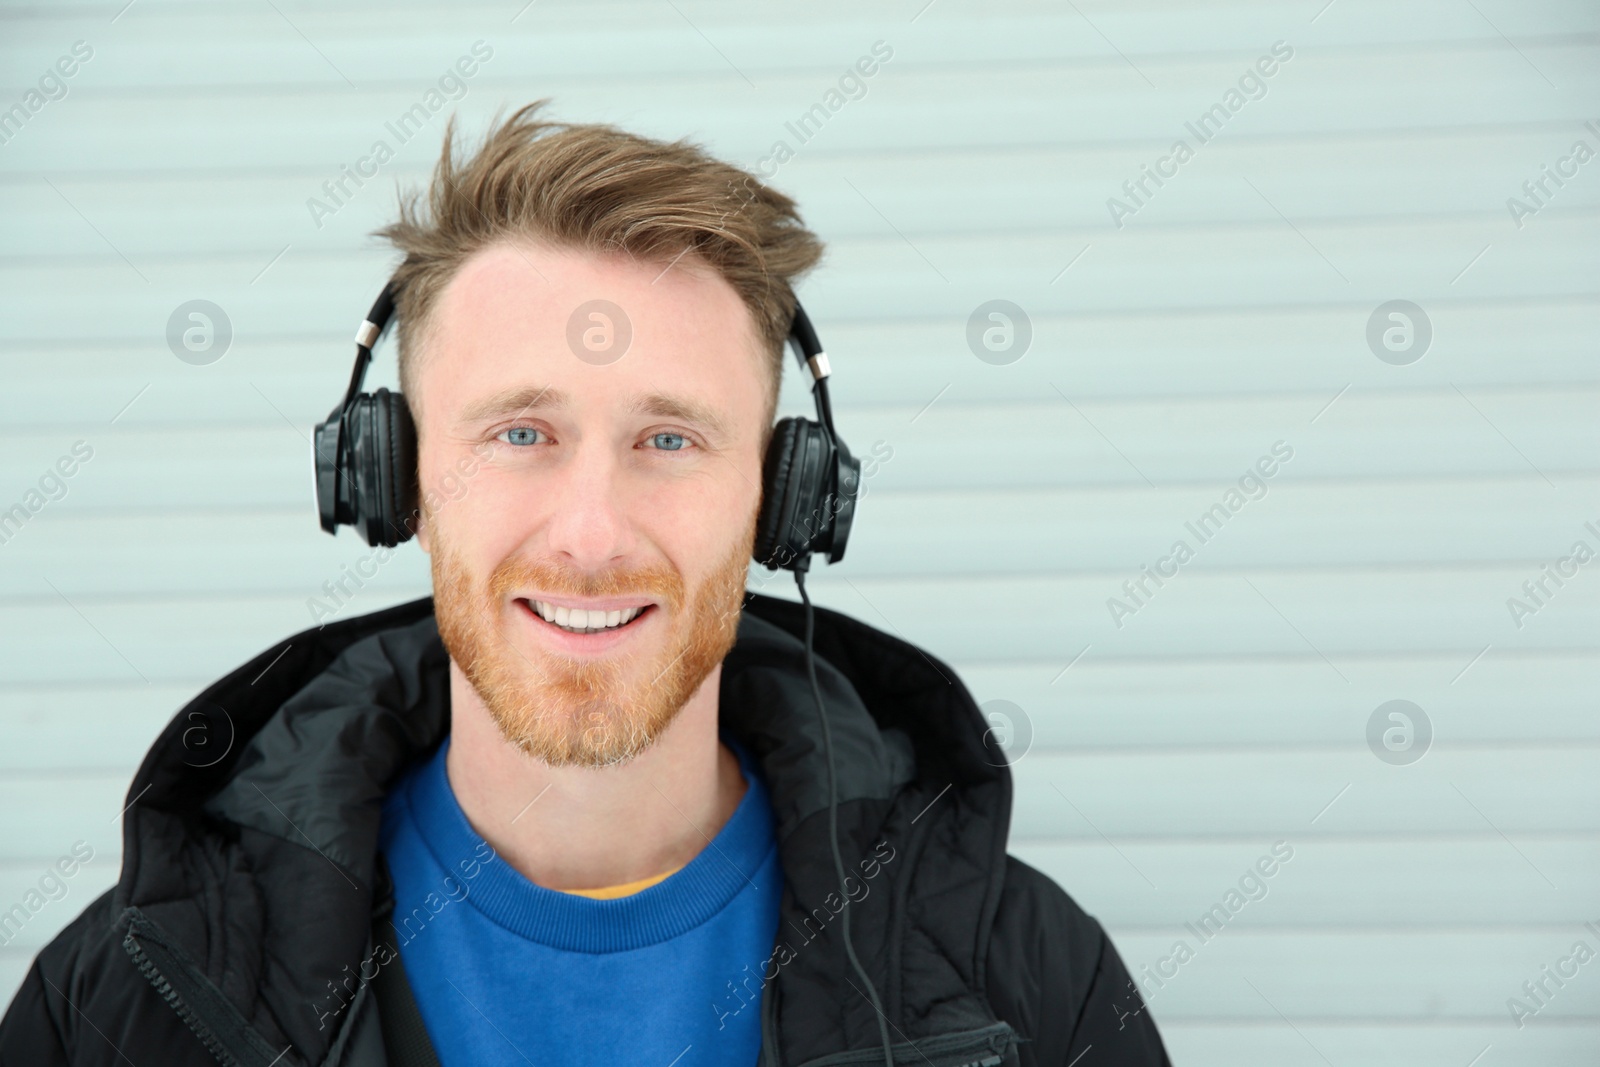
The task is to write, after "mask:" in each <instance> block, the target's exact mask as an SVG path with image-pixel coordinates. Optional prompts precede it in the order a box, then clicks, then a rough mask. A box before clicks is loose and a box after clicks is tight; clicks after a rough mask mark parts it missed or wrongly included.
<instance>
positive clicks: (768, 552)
mask: <svg viewBox="0 0 1600 1067" xmlns="http://www.w3.org/2000/svg"><path fill="white" fill-rule="evenodd" d="M832 455H833V443H832V442H831V441H830V440H829V438H828V432H827V430H826V429H824V428H823V426H822V425H821V424H820V423H817V422H813V421H812V420H810V419H801V418H787V419H782V420H780V421H779V423H778V425H777V426H775V427H773V430H772V440H771V441H770V442H769V443H768V445H767V455H766V458H765V461H764V462H763V465H762V471H761V512H760V515H759V516H758V517H757V519H756V540H755V551H754V552H753V553H752V555H753V557H754V558H755V561H756V562H757V563H760V564H762V565H763V566H765V567H766V568H767V569H769V570H777V569H778V568H780V567H783V568H787V569H789V570H793V569H794V567H795V564H796V563H797V562H798V561H799V560H800V559H801V558H802V557H803V556H805V555H807V554H808V553H810V552H811V551H812V547H813V545H814V544H816V543H825V542H826V540H827V538H826V537H825V536H824V535H825V534H826V533H827V531H828V529H829V526H830V524H829V518H830V516H829V515H827V514H825V509H824V508H823V507H822V504H823V500H824V497H825V496H826V494H827V491H828V486H827V483H828V474H829V468H830V466H831V462H830V460H831V458H832Z"/></svg>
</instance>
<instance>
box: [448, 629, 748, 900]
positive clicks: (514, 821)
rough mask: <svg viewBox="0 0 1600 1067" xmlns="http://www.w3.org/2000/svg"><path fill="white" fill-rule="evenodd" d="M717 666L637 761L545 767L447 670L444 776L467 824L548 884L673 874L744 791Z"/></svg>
mask: <svg viewBox="0 0 1600 1067" xmlns="http://www.w3.org/2000/svg"><path fill="white" fill-rule="evenodd" d="M721 680H722V667H721V665H720V664H719V665H718V666H717V667H716V668H715V669H714V670H712V672H711V673H710V674H709V675H707V676H706V679H705V681H704V682H702V683H701V685H700V688H699V689H697V690H696V691H695V693H694V695H693V696H692V697H690V698H689V700H688V702H687V703H685V704H684V706H683V709H682V710H681V711H680V712H679V713H678V715H677V717H676V718H674V719H673V721H672V723H671V724H670V725H669V726H668V727H667V728H666V730H665V731H663V732H662V734H661V736H660V737H658V738H657V739H656V742H655V744H653V745H651V746H650V747H649V748H648V749H646V750H645V751H644V752H643V753H642V754H640V755H639V756H637V757H635V758H634V759H632V760H630V761H629V762H627V763H625V764H621V765H620V766H616V767H605V768H598V769H596V768H589V767H552V766H550V765H549V764H547V763H544V762H542V761H541V760H539V759H537V758H535V757H533V756H530V755H527V754H526V753H524V752H522V751H521V750H519V749H518V748H516V747H515V746H513V745H512V744H511V743H510V742H508V741H507V740H506V738H505V735H504V734H502V733H501V732H500V728H499V726H497V725H496V724H495V721H494V719H493V717H492V716H491V715H490V714H489V709H488V708H487V707H485V706H484V703H483V700H482V698H481V697H479V695H478V691H477V690H476V689H474V688H473V686H472V683H471V682H469V681H468V680H467V678H466V675H464V674H462V673H461V669H460V668H459V667H457V666H456V664H455V662H454V661H453V660H452V661H451V663H450V751H449V754H448V755H447V756H446V757H445V773H446V774H447V776H448V777H449V779H450V788H451V790H452V791H454V793H455V796H456V802H457V803H459V804H460V805H461V810H462V812H463V813H464V814H465V815H466V817H467V821H468V822H470V823H471V824H472V828H473V829H474V830H476V831H477V832H478V833H479V834H480V835H481V836H482V837H483V839H484V840H485V841H488V842H489V844H490V845H492V846H493V847H494V850H495V852H496V853H498V854H499V856H500V858H502V859H504V860H505V861H506V862H508V863H509V864H511V866H512V867H513V868H515V869H516V870H517V871H518V872H520V873H521V874H522V875H523V876H524V877H526V878H527V879H528V880H529V881H530V882H532V883H534V884H535V885H538V886H543V887H544V888H546V889H597V888H600V887H603V886H612V885H622V884H624V883H627V882H635V881H638V880H640V879H643V878H649V877H651V876H652V875H656V874H660V873H662V872H663V871H669V870H672V869H674V868H676V867H681V866H683V865H684V864H686V863H688V862H689V861H690V860H692V859H693V858H694V857H695V856H696V855H698V854H699V852H700V850H701V849H703V848H705V846H706V845H707V843H708V842H710V840H711V839H712V838H713V837H715V836H716V834H717V831H719V830H721V829H722V827H723V824H725V823H726V822H727V821H728V819H729V817H731V816H732V815H733V811H734V809H735V808H736V807H738V805H739V801H740V799H741V798H742V797H743V796H744V790H745V781H744V776H743V774H741V773H740V770H739V761H738V759H737V757H735V756H734V754H733V753H732V752H730V751H729V750H728V749H727V748H726V747H725V746H723V745H722V744H721V742H720V741H719V740H718V737H717V710H718V709H717V697H718V692H719V690H720V688H721Z"/></svg>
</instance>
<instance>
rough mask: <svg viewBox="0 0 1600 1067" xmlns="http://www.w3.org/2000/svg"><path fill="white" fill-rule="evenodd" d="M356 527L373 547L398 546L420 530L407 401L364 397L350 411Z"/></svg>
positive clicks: (384, 393) (394, 396)
mask: <svg viewBox="0 0 1600 1067" xmlns="http://www.w3.org/2000/svg"><path fill="white" fill-rule="evenodd" d="M349 417H350V425H349V427H348V432H349V435H350V437H349V442H350V456H349V459H350V469H351V471H352V472H353V474H354V480H355V487H354V492H352V494H351V496H352V497H353V502H354V506H355V515H354V516H353V518H352V525H353V526H355V528H356V532H357V533H359V534H360V535H361V539H362V540H363V541H365V542H366V543H367V544H369V545H385V546H388V547H393V546H395V545H398V544H400V543H402V542H404V541H409V540H410V539H411V536H412V535H413V534H414V533H415V532H416V519H415V515H416V510H417V431H416V425H415V424H414V423H413V422H412V421H411V411H410V409H409V408H408V407H406V402H405V397H403V396H401V395H400V394H399V393H394V392H390V391H389V390H388V389H379V390H378V391H377V392H376V393H370V394H368V393H363V394H361V395H360V396H358V397H356V399H355V402H354V403H353V404H352V405H351V407H350V416H349Z"/></svg>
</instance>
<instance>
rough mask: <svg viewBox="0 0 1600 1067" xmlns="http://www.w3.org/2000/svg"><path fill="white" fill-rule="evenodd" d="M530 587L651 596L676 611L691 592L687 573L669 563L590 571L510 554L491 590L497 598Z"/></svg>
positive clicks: (557, 593) (555, 591) (585, 594)
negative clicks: (686, 585) (685, 574)
mask: <svg viewBox="0 0 1600 1067" xmlns="http://www.w3.org/2000/svg"><path fill="white" fill-rule="evenodd" d="M528 589H534V590H538V591H539V592H541V593H548V594H550V595H551V596H568V597H574V598H583V597H615V596H631V597H648V598H650V599H652V600H654V601H656V602H657V603H659V604H661V605H662V606H663V607H665V608H667V609H669V610H673V611H676V610H677V609H679V608H681V607H682V606H683V602H684V598H685V596H686V595H687V594H686V591H685V589H684V584H683V576H682V575H680V574H679V573H678V572H677V571H676V570H675V569H673V568H672V567H670V566H668V565H666V564H665V563H658V564H651V565H648V566H644V567H634V568H616V569H611V570H605V571H599V572H589V571H583V570H579V569H578V568H576V567H564V566H561V565H560V564H557V563H554V562H552V561H550V560H531V559H519V558H510V559H505V560H502V561H501V562H500V564H499V565H498V566H496V567H495V569H494V573H493V574H491V575H490V577H489V592H490V593H491V594H492V595H493V597H494V598H495V599H496V600H502V599H504V598H505V597H507V596H509V595H511V594H512V593H513V592H516V591H517V590H528Z"/></svg>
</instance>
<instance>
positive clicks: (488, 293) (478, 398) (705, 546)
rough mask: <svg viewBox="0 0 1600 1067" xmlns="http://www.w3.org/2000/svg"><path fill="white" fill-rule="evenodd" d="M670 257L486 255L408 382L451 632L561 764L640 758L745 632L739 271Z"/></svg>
mask: <svg viewBox="0 0 1600 1067" xmlns="http://www.w3.org/2000/svg"><path fill="white" fill-rule="evenodd" d="M666 267H667V265H666V264H664V263H643V262H638V261H635V260H633V259H632V258H630V257H628V256H626V255H622V254H612V255H601V254H597V253H589V252H582V251H575V250H569V249H556V248H552V247H548V246H544V245H537V244H530V243H517V244H514V245H513V244H501V245H495V246H491V247H489V248H486V249H484V250H482V251H480V252H478V253H476V254H475V255H473V256H472V257H471V258H469V259H468V260H467V261H466V262H465V263H464V264H463V265H462V267H461V269H460V271H459V272H458V273H457V274H456V276H455V278H454V279H452V280H451V282H450V284H449V285H448V286H447V287H446V288H445V290H444V291H443V293H442V294H441V296H440V300H439V303H438V304H437V305H436V307H435V309H434V316H433V319H432V324H431V326H432V328H431V330H430V331H429V335H428V337H427V339H426V341H425V343H424V345H423V348H422V358H421V360H420V362H419V365H418V366H417V367H416V369H415V373H414V374H413V375H412V381H413V385H412V388H413V390H415V391H416V392H417V393H418V394H419V395H418V397H417V398H416V399H417V400H418V401H420V403H419V404H417V405H416V406H417V407H418V408H419V409H420V410H418V412H417V415H418V431H419V454H418V468H419V475H420V485H421V489H422V493H423V518H422V522H421V524H420V526H419V528H418V543H419V544H420V545H421V546H422V548H423V550H424V551H426V552H428V553H429V554H430V556H431V557H432V568H433V587H434V611H435V616H436V618H437V620H438V625H439V634H440V637H441V638H442V639H443V641H444V644H445V647H446V649H448V650H449V652H450V656H451V658H452V659H453V660H454V661H455V663H456V664H457V665H458V666H459V667H460V669H461V671H462V673H463V674H465V675H466V677H467V679H468V680H469V681H470V682H471V683H472V685H473V687H474V689H476V690H477V692H478V694H479V695H480V696H481V698H482V699H483V702H484V704H485V705H486V706H487V708H488V709H489V712H490V714H491V715H492V716H493V717H494V719H495V721H496V722H497V723H498V725H499V726H500V729H501V730H502V731H503V732H504V734H505V736H506V737H507V739H508V740H509V741H511V742H512V743H513V744H515V745H517V746H519V747H520V748H522V749H523V750H524V751H525V752H527V753H529V754H530V755H532V756H535V757H537V758H539V759H541V760H543V761H545V762H547V763H549V764H552V765H557V766H560V765H568V764H577V765H583V766H606V765H610V764H614V763H619V762H622V761H625V760H627V759H630V758H632V757H633V756H635V755H637V754H638V753H639V752H641V751H643V749H644V748H646V747H647V746H648V745H649V744H650V743H651V742H653V741H654V740H655V739H656V737H657V736H659V734H660V733H661V731H663V730H664V729H665V728H666V727H667V726H668V725H669V724H670V723H671V721H672V719H673V717H674V716H675V715H676V714H677V712H678V711H679V709H680V708H682V706H683V704H684V702H685V701H687V700H688V699H689V698H690V697H691V696H692V695H693V694H694V692H695V691H696V690H697V689H698V688H699V686H700V684H701V683H702V682H703V681H704V680H705V679H706V677H707V675H708V674H709V673H710V672H711V671H712V670H713V669H715V667H716V666H717V665H718V664H719V663H721V661H722V658H723V657H724V656H725V655H726V654H727V652H728V650H729V649H730V648H731V647H732V646H733V641H734V635H735V631H736V629H737V626H738V620H739V611H740V608H741V606H742V602H743V597H744V585H745V577H746V574H747V568H748V566H749V560H750V553H751V549H752V545H753V542H754V537H755V514H756V508H757V505H758V504H759V502H760V496H761V488H760V487H761V457H760V455H759V449H760V443H761V440H762V435H763V433H764V431H765V426H764V425H762V423H763V416H764V413H765V397H766V389H765V385H766V381H765V377H764V375H765V373H766V372H765V370H764V368H763V360H762V358H761V356H760V351H761V349H760V344H759V341H758V340H757V337H756V331H755V327H754V323H753V320H752V318H751V316H750V314H749V312H748V310H747V309H746V308H745V306H744V304H743V302H742V301H741V300H740V299H739V296H738V294H737V293H735V292H734V290H733V288H732V287H731V286H729V285H728V284H727V282H725V281H724V280H723V279H722V278H721V277H720V276H718V275H716V274H715V273H713V272H712V271H711V270H710V269H709V268H706V267H704V266H703V265H701V264H699V263H698V262H697V261H696V260H694V258H693V257H692V256H685V257H683V258H682V259H680V260H679V261H678V262H677V263H676V264H674V265H672V266H671V267H670V269H666ZM595 300H603V301H609V302H610V303H611V304H612V305H615V307H617V308H620V309H621V311H622V314H623V315H625V316H626V320H627V324H626V329H627V331H628V332H631V339H630V340H629V341H628V344H627V348H626V350H625V351H624V352H623V354H622V355H621V356H620V358H615V359H614V360H613V356H614V355H615V352H616V349H614V348H613V349H611V350H610V351H607V348H608V345H617V344H618V343H619V340H620V338H621V337H622V336H623V333H624V327H623V324H622V323H621V322H620V321H614V320H616V319H617V316H616V315H615V314H613V313H609V312H605V311H602V312H600V313H599V314H600V317H598V318H597V317H594V316H593V315H591V314H589V313H587V311H580V306H581V305H585V304H588V303H589V302H591V301H595ZM575 313H578V314H577V315H576V317H575ZM552 616H553V617H552ZM579 627H581V629H579Z"/></svg>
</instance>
